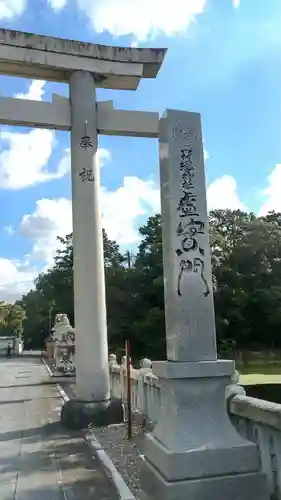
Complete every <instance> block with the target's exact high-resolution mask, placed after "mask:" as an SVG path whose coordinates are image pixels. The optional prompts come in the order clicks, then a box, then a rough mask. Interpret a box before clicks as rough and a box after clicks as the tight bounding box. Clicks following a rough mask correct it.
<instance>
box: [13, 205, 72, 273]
mask: <svg viewBox="0 0 281 500" xmlns="http://www.w3.org/2000/svg"><path fill="white" fill-rule="evenodd" d="M71 230H72V220H71V203H70V201H69V200H66V199H65V198H60V199H57V200H51V199H41V200H38V201H37V202H36V208H35V211H34V212H33V213H32V214H26V215H24V216H23V218H22V221H21V225H20V233H21V234H22V235H23V236H25V237H26V238H28V239H30V240H31V241H32V242H33V249H32V254H31V256H30V258H31V259H32V260H39V261H43V262H45V263H46V265H51V264H52V262H53V257H54V254H55V251H56V249H57V248H58V241H57V236H65V235H66V234H67V233H70V232H71Z"/></svg>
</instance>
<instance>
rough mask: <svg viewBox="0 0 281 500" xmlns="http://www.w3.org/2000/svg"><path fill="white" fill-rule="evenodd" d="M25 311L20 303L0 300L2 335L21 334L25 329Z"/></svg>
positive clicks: (0, 331)
mask: <svg viewBox="0 0 281 500" xmlns="http://www.w3.org/2000/svg"><path fill="white" fill-rule="evenodd" d="M24 318H25V312H24V310H23V308H22V307H21V306H20V305H19V304H8V303H7V302H4V301H1V302H0V336H1V337H5V336H10V335H16V336H18V337H19V336H20V335H21V334H22V331H23V320H24Z"/></svg>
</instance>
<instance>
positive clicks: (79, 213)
mask: <svg viewBox="0 0 281 500" xmlns="http://www.w3.org/2000/svg"><path fill="white" fill-rule="evenodd" d="M69 86H70V102H71V119H72V130H71V176H72V213H73V246H74V267H73V272H74V312H75V329H76V352H75V364H76V390H77V397H78V398H79V399H82V400H85V401H99V402H101V401H107V400H109V397H110V386H109V368H108V351H107V325H106V302H105V281H104V262H103V240H102V225H101V207H100V172H99V162H98V136H97V123H96V99H95V84H94V80H93V77H92V75H91V74H90V73H88V72H86V71H76V72H74V73H73V74H72V75H71V77H70V81H69Z"/></svg>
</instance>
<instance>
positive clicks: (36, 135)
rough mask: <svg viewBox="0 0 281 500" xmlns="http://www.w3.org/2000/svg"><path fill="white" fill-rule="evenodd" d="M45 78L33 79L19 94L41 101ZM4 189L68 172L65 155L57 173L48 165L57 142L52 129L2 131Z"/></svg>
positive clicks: (0, 167)
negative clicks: (24, 90) (50, 169)
mask: <svg viewBox="0 0 281 500" xmlns="http://www.w3.org/2000/svg"><path fill="white" fill-rule="evenodd" d="M45 83H46V82H45V81H43V80H33V81H32V82H31V84H30V86H29V89H28V91H27V92H26V93H20V94H17V95H16V96H15V97H17V98H20V99H29V100H37V101H41V100H42V98H43V96H44V93H45ZM0 140H1V143H0V188H2V189H15V190H16V189H23V188H26V187H29V186H33V185H35V184H39V183H41V182H46V181H50V180H53V179H60V178H61V177H63V176H64V175H66V173H67V171H66V169H65V168H64V167H65V163H64V157H65V155H64V156H63V157H62V160H61V162H60V163H59V166H58V169H57V170H56V171H55V172H50V171H49V170H48V168H47V167H46V165H47V163H48V161H49V159H50V157H51V154H52V148H53V146H54V144H55V133H54V131H51V130H44V129H35V130H31V131H30V132H11V131H9V130H7V129H4V130H2V131H1V132H0Z"/></svg>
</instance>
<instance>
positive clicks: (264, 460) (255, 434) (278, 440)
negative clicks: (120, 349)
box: [109, 354, 281, 500]
mask: <svg viewBox="0 0 281 500" xmlns="http://www.w3.org/2000/svg"><path fill="white" fill-rule="evenodd" d="M109 366H110V380H111V392H112V396H116V397H120V398H122V400H123V401H124V403H125V407H126V398H127V391H126V386H127V383H126V358H125V356H124V357H123V358H122V362H121V365H119V364H118V363H117V360H116V356H115V355H114V354H111V355H110V356H109ZM234 382H237V378H236V380H234ZM232 387H233V386H230V391H229V392H228V393H227V396H229V399H228V411H229V414H230V418H231V420H232V422H233V424H234V425H235V427H236V428H237V430H238V432H239V433H240V434H241V435H242V436H244V437H246V438H247V439H249V440H250V441H253V442H255V443H256V444H257V446H258V449H259V453H260V460H261V464H262V469H263V472H264V473H265V474H266V477H267V481H268V484H269V488H270V492H271V497H270V498H271V500H278V499H281V405H280V404H276V403H272V402H269V401H263V400H260V399H255V398H250V397H248V396H246V395H245V391H243V389H242V388H241V387H240V390H239V391H238V392H239V393H238V394H237V395H236V394H235V388H234V389H233V391H231V388H232ZM238 387H239V386H238ZM131 399H132V409H133V412H134V415H135V417H136V418H137V420H138V422H139V423H140V422H141V423H143V424H144V425H146V427H147V428H148V429H151V428H152V427H153V426H154V425H155V423H156V422H157V419H158V415H159V413H160V404H161V390H160V385H159V383H158V378H157V377H156V376H155V375H154V374H153V372H152V363H151V361H150V360H149V359H147V358H145V359H143V360H142V361H141V368H140V369H139V370H136V369H135V368H133V367H131Z"/></svg>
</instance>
